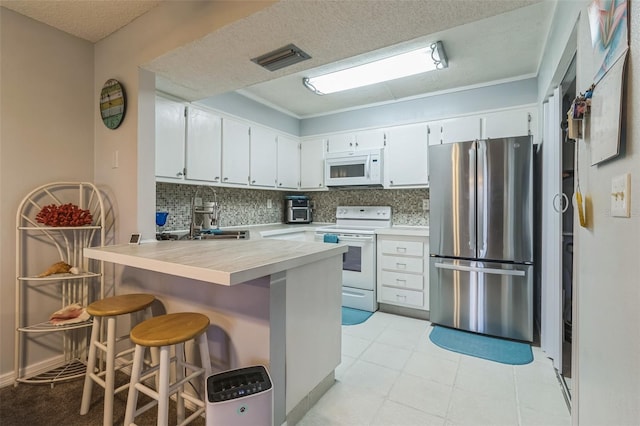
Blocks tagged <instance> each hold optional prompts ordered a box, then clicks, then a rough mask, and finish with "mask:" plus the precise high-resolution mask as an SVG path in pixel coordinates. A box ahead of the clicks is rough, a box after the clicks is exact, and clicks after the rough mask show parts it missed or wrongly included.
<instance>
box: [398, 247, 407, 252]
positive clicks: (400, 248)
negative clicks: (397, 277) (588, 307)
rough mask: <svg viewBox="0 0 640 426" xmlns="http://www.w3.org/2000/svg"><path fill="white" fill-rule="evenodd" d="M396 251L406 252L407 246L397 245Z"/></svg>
mask: <svg viewBox="0 0 640 426" xmlns="http://www.w3.org/2000/svg"><path fill="white" fill-rule="evenodd" d="M396 251H397V252H398V253H406V252H407V248H406V247H396Z"/></svg>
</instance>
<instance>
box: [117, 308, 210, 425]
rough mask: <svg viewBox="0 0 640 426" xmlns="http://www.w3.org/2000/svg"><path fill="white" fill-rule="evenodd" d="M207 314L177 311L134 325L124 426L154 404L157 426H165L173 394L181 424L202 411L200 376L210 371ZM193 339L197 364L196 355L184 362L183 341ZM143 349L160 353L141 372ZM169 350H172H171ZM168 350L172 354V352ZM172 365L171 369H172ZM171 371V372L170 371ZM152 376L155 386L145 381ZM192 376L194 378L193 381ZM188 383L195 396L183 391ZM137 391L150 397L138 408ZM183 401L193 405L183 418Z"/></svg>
mask: <svg viewBox="0 0 640 426" xmlns="http://www.w3.org/2000/svg"><path fill="white" fill-rule="evenodd" d="M208 327H209V317H207V316H206V315H203V314H199V313H196V312H178V313H173V314H166V315H160V316H158V317H155V318H151V319H148V320H146V321H143V322H141V323H140V324H138V325H136V326H135V327H134V328H133V329H132V330H131V332H130V333H129V337H130V340H131V341H132V342H133V343H135V344H136V348H135V353H134V355H133V367H132V368H131V381H130V383H129V396H128V397H127V408H126V410H125V414H124V424H125V426H131V425H133V424H134V419H135V418H136V417H137V416H139V415H140V414H142V413H144V412H145V411H147V410H148V409H150V408H153V407H154V406H156V405H157V406H158V421H157V424H158V426H167V423H168V420H169V399H170V398H171V397H172V395H174V394H175V396H176V404H177V406H176V418H177V421H178V425H180V426H184V425H186V424H188V423H190V422H192V421H193V420H195V419H197V418H198V417H200V415H201V414H204V412H205V405H206V397H203V396H202V395H204V394H206V388H205V384H204V380H203V379H202V378H200V377H201V376H202V377H207V376H208V375H209V374H210V373H211V359H210V357H209V342H208V340H207V328H208ZM191 340H196V341H197V346H198V348H199V350H200V351H199V352H200V365H199V366H197V365H196V364H194V362H197V361H196V358H194V360H193V361H192V360H191V359H190V360H189V361H187V359H186V351H185V343H186V342H188V341H191ZM147 348H157V349H154V350H156V351H158V352H159V353H160V362H159V363H154V364H155V365H153V366H151V367H150V368H148V369H146V370H144V371H143V358H144V354H145V351H146V350H147ZM172 349H173V351H172ZM171 352H173V353H174V354H173V355H172V354H171ZM172 366H174V367H175V368H173V369H172ZM172 371H173V372H172ZM154 376H155V378H156V381H155V382H156V383H155V389H154V388H153V387H151V385H150V384H149V383H148V379H150V378H151V377H154ZM196 379H198V380H197V381H196ZM187 383H191V387H192V388H193V390H194V391H195V393H196V395H193V394H192V393H189V392H187V389H186V388H185V385H186V384H187ZM138 392H142V393H144V394H145V395H147V396H148V397H150V398H151V399H152V401H151V402H148V403H146V404H144V405H143V406H141V407H138ZM185 401H189V402H191V403H193V404H195V406H196V409H195V411H194V412H193V413H192V414H191V415H190V416H189V417H187V418H186V419H185V414H186V413H185Z"/></svg>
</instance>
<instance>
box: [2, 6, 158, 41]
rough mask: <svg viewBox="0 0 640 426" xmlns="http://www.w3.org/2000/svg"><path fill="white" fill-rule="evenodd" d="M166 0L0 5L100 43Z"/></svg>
mask: <svg viewBox="0 0 640 426" xmlns="http://www.w3.org/2000/svg"><path fill="white" fill-rule="evenodd" d="M163 1H165V0H127V1H104V0H2V1H0V6H4V7H6V8H7V9H11V10H13V11H15V12H18V13H20V14H21V15H25V16H28V17H30V18H32V19H35V20H36V21H40V22H43V23H45V24H47V25H50V26H52V27H54V28H57V29H59V30H62V31H64V32H66V33H69V34H72V35H74V36H76V37H80V38H82V39H85V40H88V41H90V42H93V43H95V42H97V41H100V40H102V39H103V38H105V37H106V36H108V35H109V34H111V33H112V32H114V31H116V30H118V29H120V28H122V27H123V26H125V25H127V24H128V23H129V22H131V21H133V20H134V19H136V18H137V17H138V16H140V15H142V14H144V13H146V12H147V11H149V10H150V9H152V8H154V7H156V6H157V5H158V4H160V3H162V2H163Z"/></svg>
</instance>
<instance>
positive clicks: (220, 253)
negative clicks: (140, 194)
mask: <svg viewBox="0 0 640 426" xmlns="http://www.w3.org/2000/svg"><path fill="white" fill-rule="evenodd" d="M346 250H347V248H346V247H345V246H340V245H335V244H323V243H311V242H300V241H281V240H279V241H277V240H269V239H264V240H263V239H255V240H253V239H248V240H236V239H219V240H197V241H189V240H185V241H157V242H156V241H153V242H149V243H144V244H139V245H136V244H121V245H116V246H108V247H100V248H85V249H84V255H85V256H86V257H88V258H90V259H96V260H104V261H106V262H112V263H117V264H120V265H126V266H133V267H135V268H141V269H146V270H149V271H156V272H162V273H165V274H171V275H178V276H181V277H185V278H191V279H195V280H202V281H207V282H210V283H215V284H220V285H227V286H229V285H235V284H239V283H243V282H247V281H249V280H252V279H255V278H259V277H263V276H266V275H270V274H273V273H276V272H280V271H284V270H287V269H292V268H296V267H299V266H302V265H305V264H308V263H313V262H315V261H317V260H322V259H326V258H329V257H332V256H336V255H341V254H342V253H344V252H345V251H346Z"/></svg>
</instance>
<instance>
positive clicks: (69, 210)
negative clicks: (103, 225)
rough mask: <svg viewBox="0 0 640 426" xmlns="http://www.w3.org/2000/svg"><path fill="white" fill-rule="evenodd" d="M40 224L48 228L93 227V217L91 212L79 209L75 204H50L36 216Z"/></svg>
mask: <svg viewBox="0 0 640 426" xmlns="http://www.w3.org/2000/svg"><path fill="white" fill-rule="evenodd" d="M36 220H37V221H38V223H44V224H45V225H47V226H83V225H91V222H92V221H93V217H92V216H91V213H90V212H89V210H83V209H81V208H78V206H76V205H75V204H71V203H69V204H62V205H60V206H57V205H55V204H50V205H48V206H44V207H43V208H42V209H41V210H40V213H38V214H37V215H36Z"/></svg>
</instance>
